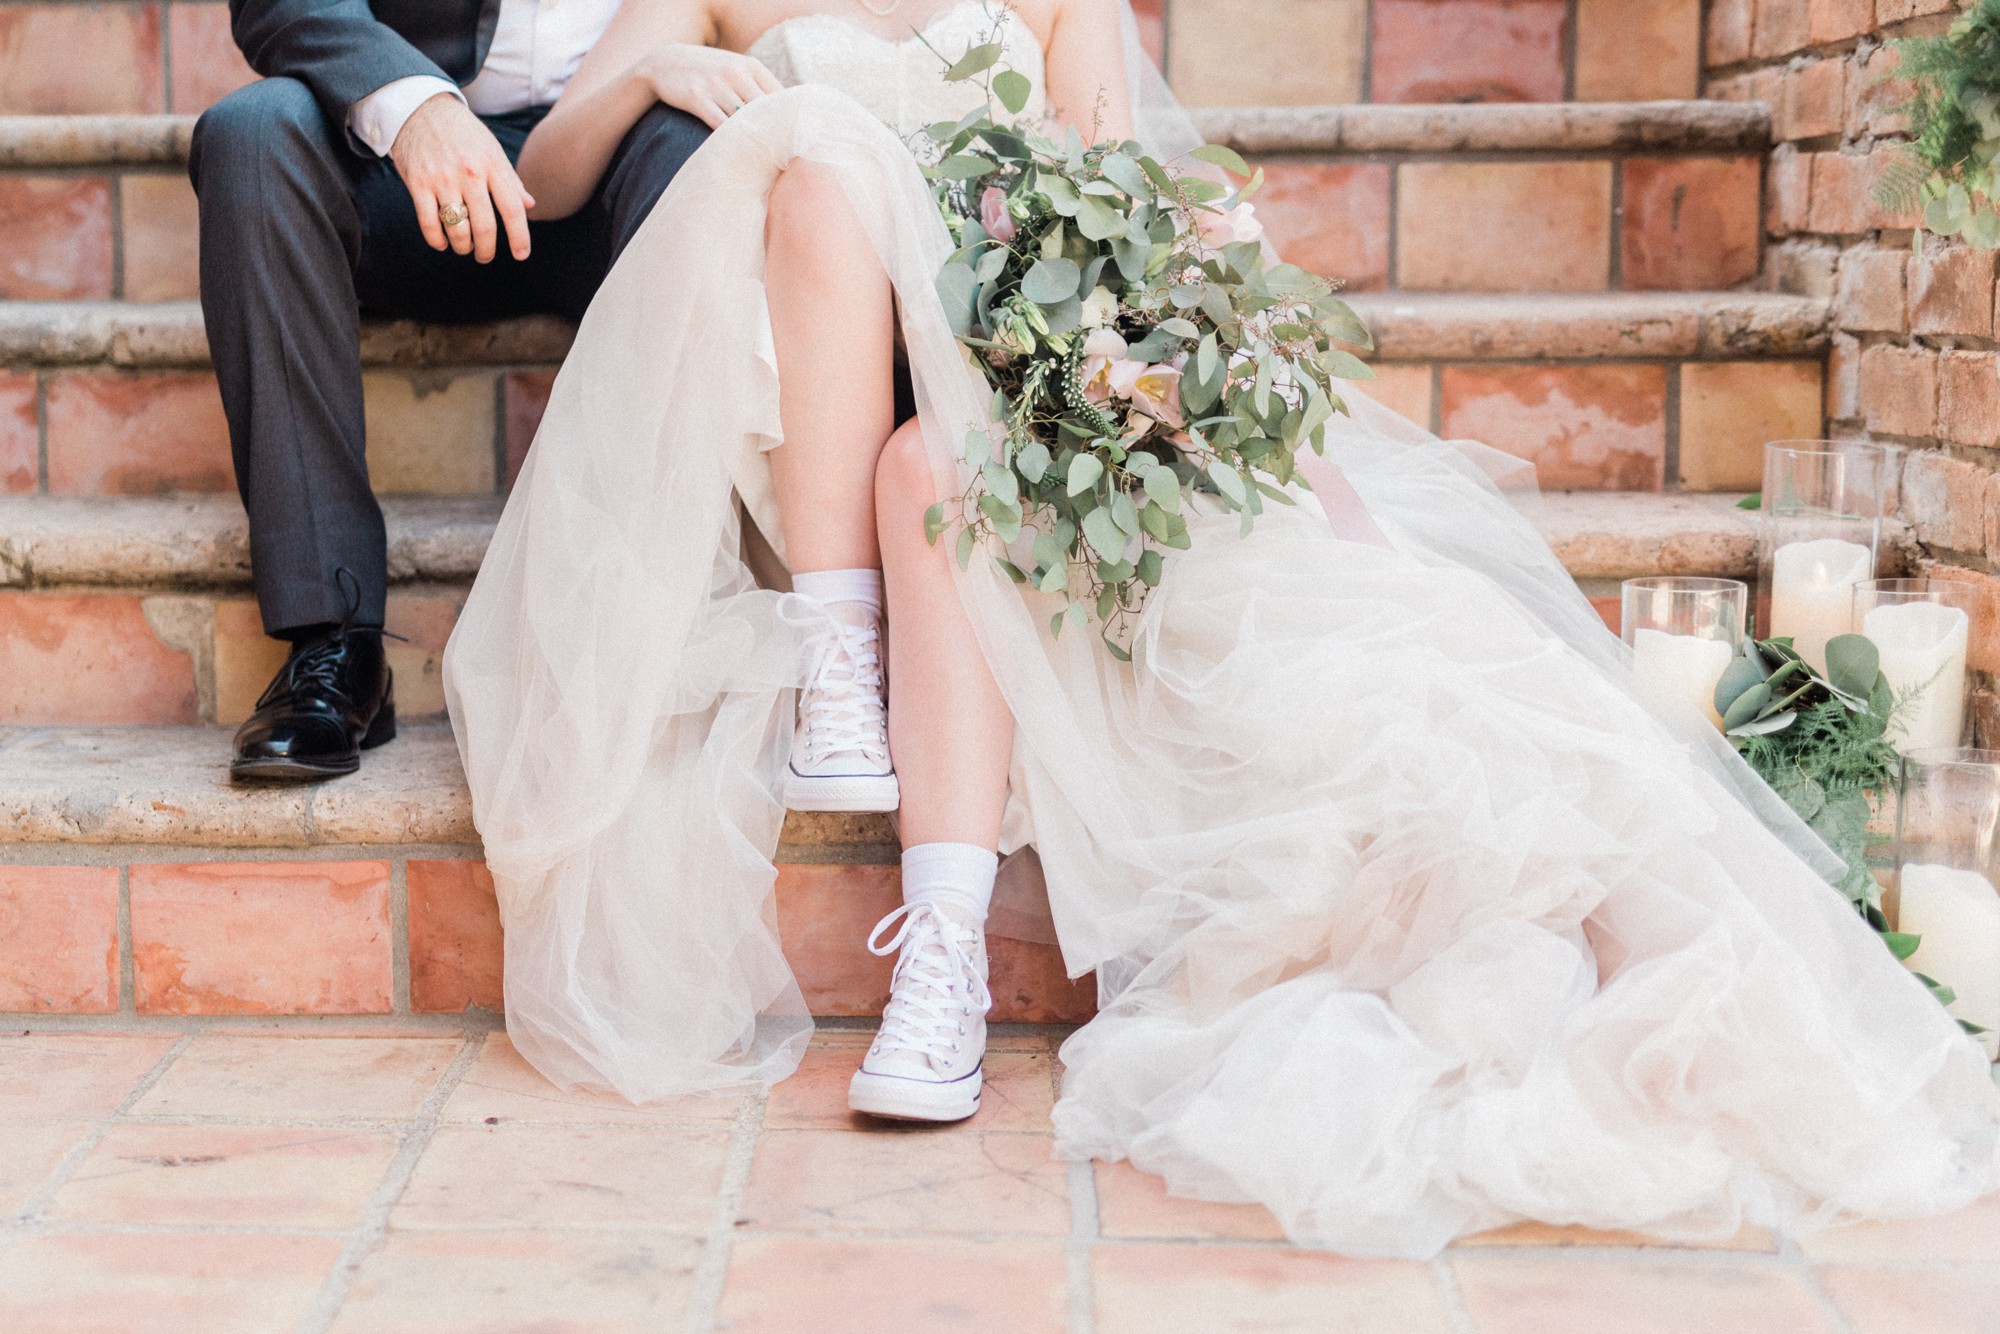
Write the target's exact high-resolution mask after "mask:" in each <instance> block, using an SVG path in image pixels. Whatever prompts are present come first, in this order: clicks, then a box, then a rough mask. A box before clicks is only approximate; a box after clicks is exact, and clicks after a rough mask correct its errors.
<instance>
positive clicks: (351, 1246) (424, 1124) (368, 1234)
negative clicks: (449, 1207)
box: [298, 1033, 486, 1334]
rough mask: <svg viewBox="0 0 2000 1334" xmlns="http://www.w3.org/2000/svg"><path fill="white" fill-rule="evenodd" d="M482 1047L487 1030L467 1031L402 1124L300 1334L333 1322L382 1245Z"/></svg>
mask: <svg viewBox="0 0 2000 1334" xmlns="http://www.w3.org/2000/svg"><path fill="white" fill-rule="evenodd" d="M485 1046H486V1034H484V1033H467V1034H466V1035H465V1036H464V1038H463V1039H462V1040H461V1042H460V1046H459V1049H458V1053H457V1055H455V1056H453V1057H452V1061H451V1064H450V1065H448V1066H446V1067H445V1071H444V1073H443V1074H442V1075H440V1076H438V1081H437V1084H436V1085H435V1086H434V1087H433V1088H432V1089H431V1092H430V1096H429V1097H428V1098H425V1099H424V1104H423V1106H422V1107H421V1108H419V1109H418V1111H417V1114H416V1116H415V1117H413V1118H412V1119H411V1120H410V1121H409V1122H407V1123H405V1124H404V1126H403V1142H402V1143H401V1144H399V1145H397V1146H396V1156H395V1157H394V1158H392V1159H390V1160H389V1166H388V1167H387V1168H386V1169H384V1171H383V1173H382V1180H381V1181H380V1182H379V1183H378V1184H377V1185H376V1187H375V1194H374V1196H373V1197H372V1198H371V1199H370V1200H369V1201H368V1207H367V1209H365V1210H364V1211H363V1212H362V1215H361V1221H360V1223H358V1224H356V1225H355V1227H354V1228H353V1230H352V1231H351V1232H349V1233H348V1237H347V1245H346V1246H344V1247H342V1248H341V1252H340V1258H339V1259H337V1260H335V1261H334V1263H333V1268H331V1269H330V1270H328V1271H327V1275H326V1278H325V1279H324V1280H323V1281H322V1282H321V1284H320V1290H319V1295H318V1296H317V1297H316V1298H315V1299H314V1301H313V1305H312V1309H311V1310H309V1311H308V1312H307V1313H306V1315H305V1317H304V1318H303V1319H302V1320H300V1321H299V1325H298V1329H299V1334H322V1332H323V1331H324V1330H325V1329H326V1328H327V1327H328V1326H329V1325H331V1324H332V1323H333V1320H334V1317H335V1316H337V1315H339V1314H340V1308H341V1306H342V1304H344V1303H345V1302H346V1300H347V1293H348V1289H349V1288H351V1287H353V1285H354V1278H355V1275H356V1274H357V1273H359V1272H360V1269H361V1263H362V1261H364V1260H366V1259H367V1258H368V1256H369V1254H370V1253H371V1252H372V1251H374V1249H375V1248H376V1247H377V1246H379V1245H381V1244H382V1239H383V1237H385V1236H386V1235H387V1234H388V1231H389V1212H390V1210H392V1209H393V1208H395V1206H396V1201H397V1200H399V1199H400V1198H402V1194H403V1191H404V1189H405V1188H406V1187H407V1186H408V1185H409V1184H410V1177H411V1176H412V1175H413V1174H414V1173H415V1172H416V1170H417V1161H418V1160H419V1159H420V1158H422V1157H423V1155H424V1150H425V1149H427V1148H429V1147H430V1142H431V1137H432V1136H433V1135H434V1134H435V1133H436V1132H437V1125H438V1118H439V1117H440V1116H441V1115H442V1114H443V1112H444V1105H445V1102H446V1100H448V1099H449V1098H450V1097H451V1095H452V1092H453V1091H454V1090H455V1089H457V1088H458V1085H459V1082H460V1081H461V1080H463V1079H464V1078H465V1075H466V1072H467V1071H468V1070H470V1069H472V1065H473V1062H475V1061H477V1060H478V1059H479V1053H480V1051H481V1050H482V1049H483V1048H484V1047H485Z"/></svg>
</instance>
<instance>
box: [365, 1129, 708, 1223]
mask: <svg viewBox="0 0 2000 1334" xmlns="http://www.w3.org/2000/svg"><path fill="white" fill-rule="evenodd" d="M729 1139H730V1132H729V1131H728V1129H727V1128H725V1127H722V1126H695V1127H686V1126H591V1127H585V1128H577V1127H568V1126H536V1125H511V1126H509V1125H502V1126H478V1127H467V1128H463V1129H460V1128H456V1127H454V1128H449V1129H444V1130H440V1131H439V1132H438V1133H437V1136H436V1138H434V1139H433V1140H432V1141H431V1142H430V1146H429V1147H428V1148H427V1149H425V1150H424V1156H423V1157H422V1158H421V1159H419V1160H418V1162H417V1170H416V1173H415V1175H414V1176H412V1177H411V1178H410V1184H409V1186H408V1187H407V1188H406V1189H405V1190H404V1191H403V1197H402V1199H401V1200H399V1201H398V1202H397V1204H396V1209H395V1212H394V1213H393V1214H391V1215H390V1220H389V1221H390V1223H391V1225H392V1226H395V1227H402V1228H417V1227H424V1228H472V1227H519V1226H528V1225H532V1226H537V1227H563V1226H572V1225H573V1226H591V1227H647V1228H657V1229H661V1230H673V1231H677V1232H696V1233H699V1232H705V1231H707V1230H708V1227H709V1225H710V1224H711V1223H712V1222H713V1221H714V1218H715V1200H716V1193H717V1192H718V1191H719V1190H720V1188H721V1185H722V1167H723V1163H724V1161H725V1160H726V1159H727V1158H728V1156H729Z"/></svg>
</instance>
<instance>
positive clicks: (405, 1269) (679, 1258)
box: [333, 1232, 701, 1334]
mask: <svg viewBox="0 0 2000 1334" xmlns="http://www.w3.org/2000/svg"><path fill="white" fill-rule="evenodd" d="M700 1254H701V1243H700V1242H698V1241H694V1240H692V1239H690V1238H686V1237H672V1236H665V1235H661V1234H654V1233H631V1232H625V1233H609V1234H607V1233H596V1234H580V1233H559V1232H391V1233H390V1234H389V1236H388V1238H387V1240H385V1241H384V1242H383V1243H382V1245H381V1246H380V1247H378V1248H376V1250H375V1251H374V1252H373V1253H372V1254H370V1255H369V1257H368V1258H367V1259H366V1260H365V1261H363V1262H362V1265H361V1271H360V1273H358V1274H357V1275H356V1276H355V1279H354V1286H353V1287H352V1288H350V1289H349V1290H348V1295H347V1302H346V1304H345V1305H343V1306H342V1307H341V1309H340V1315H339V1317H338V1318H337V1319H336V1320H335V1321H334V1323H333V1330H334V1334H445V1332H446V1331H451V1332H453V1334H456V1332H457V1331H470V1330H477V1331H479V1334H558V1332H560V1334H622V1332H623V1331H631V1332H632V1334H640V1332H641V1331H644V1332H645V1334H666V1332H667V1331H672V1330H677V1329H679V1328H680V1319H681V1313H682V1312H683V1311H684V1310H685V1309H686V1306H687V1297H688V1288H689V1284H690V1282H691V1280H692V1278H693V1275H694V1268H695V1265H696V1263H697V1262H698V1260H699V1258H700Z"/></svg>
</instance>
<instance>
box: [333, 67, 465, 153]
mask: <svg viewBox="0 0 2000 1334" xmlns="http://www.w3.org/2000/svg"><path fill="white" fill-rule="evenodd" d="M439 93H450V94H451V95H452V96H453V97H456V98H457V99H458V100H459V101H460V102H463V101H465V94H463V93H461V92H459V91H458V85H456V84H454V83H452V82H450V81H449V80H447V79H440V78H438V77H437V76H436V75H435V74H412V75H410V76H409V77H408V78H406V79H397V80H395V81H394V82H392V83H385V84H383V85H382V86H381V87H380V88H377V89H376V90H375V91H374V92H372V93H370V94H368V96H366V97H364V98H362V99H361V100H360V101H358V102H356V103H355V104H354V105H353V106H352V107H349V108H348V111H347V128H348V129H350V130H353V131H354V137H355V138H357V139H359V140H360V141H361V142H362V143H364V144H367V145H368V146H369V147H370V148H372V149H374V150H375V155H376V156H377V157H387V156H389V150H390V149H391V148H393V147H395V145H396V136H397V135H399V134H401V133H402V132H403V122H404V121H406V120H408V119H409V118H410V116H411V114H412V113H413V112H415V111H416V109H417V108H418V107H420V106H422V105H423V104H424V103H426V102H428V101H430V100H431V99H432V98H433V97H436V96H437V95H438V94H439Z"/></svg>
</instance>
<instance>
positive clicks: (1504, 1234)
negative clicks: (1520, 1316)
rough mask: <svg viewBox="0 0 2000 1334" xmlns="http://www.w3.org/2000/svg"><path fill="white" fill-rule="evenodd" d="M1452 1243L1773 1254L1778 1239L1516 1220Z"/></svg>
mask: <svg viewBox="0 0 2000 1334" xmlns="http://www.w3.org/2000/svg"><path fill="white" fill-rule="evenodd" d="M1452 1244H1453V1245H1454V1246H1555V1247H1565V1246H1665V1247H1669V1248H1672V1249H1675V1250H1690V1251H1760V1252H1762V1253H1764V1254H1766V1255H1772V1254H1776V1252H1777V1249H1778V1239H1777V1238H1776V1237H1774V1236H1772V1235H1771V1233H1770V1231H1769V1230H1768V1229H1765V1228H1761V1227H1751V1226H1750V1225H1748V1224H1745V1225H1744V1226H1743V1229H1742V1230H1741V1231H1739V1232H1738V1233H1737V1234H1736V1235H1735V1236H1733V1237H1730V1238H1729V1239H1727V1240H1726V1241H1666V1240H1663V1239H1661V1238H1659V1237H1650V1236H1647V1235H1645V1234H1644V1233H1640V1232H1600V1231H1598V1230H1597V1229H1595V1228H1587V1227H1558V1226H1556V1225H1555V1224H1552V1223H1515V1224H1514V1225H1513V1226H1511V1227H1498V1228H1494V1229H1493V1230H1492V1231H1490V1232H1476V1233H1474V1234H1473V1235H1471V1236H1469V1237H1461V1238H1460V1239H1459V1240H1457V1241H1455V1242H1453V1243H1452Z"/></svg>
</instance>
